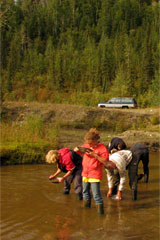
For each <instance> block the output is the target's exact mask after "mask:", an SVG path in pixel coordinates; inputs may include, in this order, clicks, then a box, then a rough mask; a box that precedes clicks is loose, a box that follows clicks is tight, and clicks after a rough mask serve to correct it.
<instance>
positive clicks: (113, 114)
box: [1, 102, 160, 151]
mask: <svg viewBox="0 0 160 240" xmlns="http://www.w3.org/2000/svg"><path fill="white" fill-rule="evenodd" d="M32 115H40V116H41V117H42V119H43V121H44V122H45V124H55V123H56V122H59V123H60V125H61V128H62V131H61V135H60V146H61V147H64V146H68V147H74V146H75V145H76V144H78V143H82V142H83V137H84V134H85V132H86V131H87V130H88V129H89V128H90V127H97V128H99V129H100V131H101V132H102V140H103V141H104V142H109V141H110V139H111V138H112V137H114V136H119V137H122V138H123V139H124V140H125V141H126V142H127V145H128V147H130V146H132V145H133V144H134V143H136V142H142V143H145V144H146V145H147V146H148V147H149V148H150V150H151V151H159V149H160V141H159V140H160V132H159V129H160V128H159V126H160V125H159V124H158V123H155V122H154V118H156V117H158V116H159V108H150V109H125V110H123V109H104V108H103V109H101V108H98V107H85V106H77V105H65V104H51V103H33V102H32V103H26V102H4V103H3V104H2V106H1V118H2V120H3V121H5V122H17V123H21V122H23V121H24V120H25V119H26V118H28V117H29V116H32ZM115 126H116V127H115ZM73 129H75V130H73ZM78 130H79V131H78ZM113 130H114V131H113Z"/></svg>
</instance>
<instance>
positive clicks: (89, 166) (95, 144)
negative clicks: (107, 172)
mask: <svg viewBox="0 0 160 240" xmlns="http://www.w3.org/2000/svg"><path fill="white" fill-rule="evenodd" d="M84 139H85V144H83V145H82V146H81V147H84V148H87V150H86V152H85V153H84V155H83V160H82V166H83V170H82V177H83V200H84V206H85V207H90V206H91V193H90V188H91V189H92V194H93V198H94V200H95V202H96V206H97V210H98V213H99V214H104V205H103V199H102V196H101V192H100V181H101V179H102V167H103V164H105V163H106V162H107V161H108V157H109V153H108V150H107V148H106V147H105V145H104V144H102V143H99V139H100V135H99V132H98V131H97V130H96V129H94V128H91V129H90V130H89V132H88V133H87V134H86V136H85V138H84ZM80 149H81V148H80ZM74 151H76V152H78V153H79V154H82V152H80V150H79V148H78V147H76V148H75V149H74Z"/></svg>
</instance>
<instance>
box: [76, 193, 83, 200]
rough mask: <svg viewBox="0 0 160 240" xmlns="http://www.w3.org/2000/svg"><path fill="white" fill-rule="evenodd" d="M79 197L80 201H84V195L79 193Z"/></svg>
mask: <svg viewBox="0 0 160 240" xmlns="http://www.w3.org/2000/svg"><path fill="white" fill-rule="evenodd" d="M77 196H78V200H80V201H81V200H82V199H83V194H82V193H78V194H77Z"/></svg>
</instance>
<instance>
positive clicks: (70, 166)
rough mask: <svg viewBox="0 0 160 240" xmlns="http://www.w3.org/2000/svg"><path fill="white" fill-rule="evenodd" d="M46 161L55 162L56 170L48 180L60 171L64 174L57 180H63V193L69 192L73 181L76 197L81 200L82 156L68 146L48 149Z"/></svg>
mask: <svg viewBox="0 0 160 240" xmlns="http://www.w3.org/2000/svg"><path fill="white" fill-rule="evenodd" d="M46 162H47V163H56V164H57V171H56V172H55V173H54V174H53V175H51V176H50V177H49V180H51V179H54V178H55V177H57V176H58V175H59V174H60V173H61V172H64V173H65V175H64V176H63V177H62V178H59V179H58V181H59V182H63V181H64V192H63V193H64V194H69V192H70V188H71V183H72V181H74V190H75V193H76V194H77V195H78V199H79V200H82V177H81V172H82V157H81V156H80V155H79V154H77V153H76V152H74V151H73V150H71V149H69V148H62V149H59V150H50V151H49V152H48V153H47V155H46Z"/></svg>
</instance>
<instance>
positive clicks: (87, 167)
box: [82, 143, 109, 179]
mask: <svg viewBox="0 0 160 240" xmlns="http://www.w3.org/2000/svg"><path fill="white" fill-rule="evenodd" d="M82 147H87V148H90V146H89V144H84V145H82ZM92 149H93V150H94V151H95V153H97V155H98V156H100V157H102V158H105V159H106V160H108V159H109V153H108V149H107V148H106V146H105V145H104V144H102V143H99V144H98V145H97V146H96V147H93V148H92ZM82 166H83V171H82V176H83V177H88V178H96V179H102V167H103V164H102V163H101V162H99V161H98V160H97V159H95V158H94V157H91V156H89V155H87V153H84V156H83V161H82Z"/></svg>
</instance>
